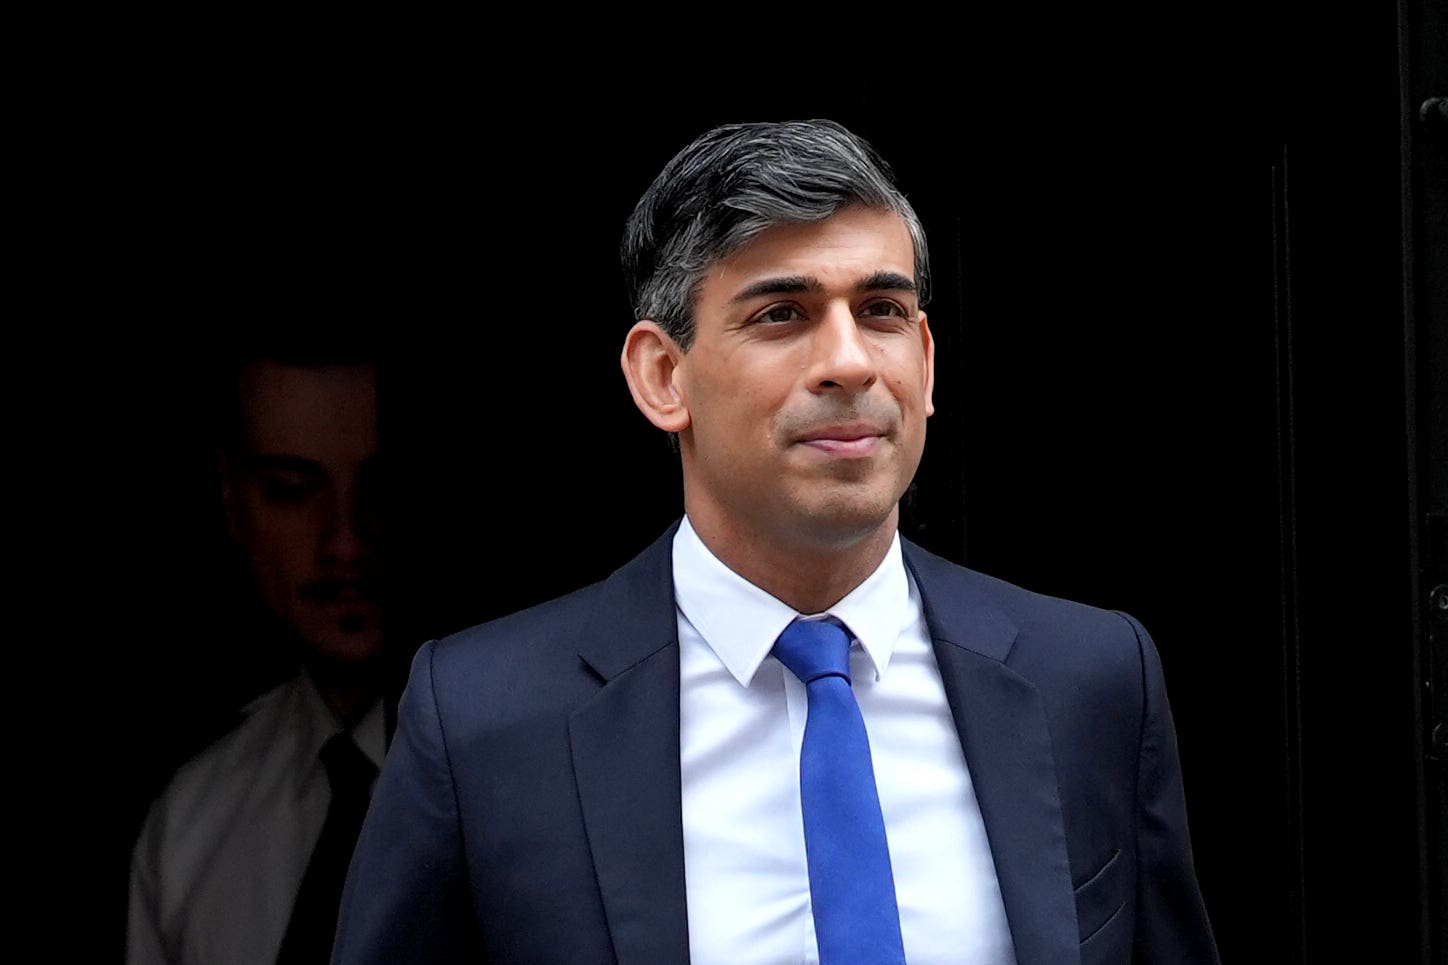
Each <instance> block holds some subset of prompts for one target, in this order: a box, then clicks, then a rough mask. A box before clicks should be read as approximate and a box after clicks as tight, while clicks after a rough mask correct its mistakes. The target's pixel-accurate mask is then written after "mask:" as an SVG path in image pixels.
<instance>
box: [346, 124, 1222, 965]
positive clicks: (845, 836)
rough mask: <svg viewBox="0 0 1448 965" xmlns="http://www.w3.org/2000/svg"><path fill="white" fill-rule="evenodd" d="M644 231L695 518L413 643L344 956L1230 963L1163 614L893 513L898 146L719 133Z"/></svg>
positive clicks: (650, 320) (654, 194)
mask: <svg viewBox="0 0 1448 965" xmlns="http://www.w3.org/2000/svg"><path fill="white" fill-rule="evenodd" d="M624 262H625V267H626V270H627V271H628V273H629V275H630V281H631V283H632V289H633V293H634V300H635V306H636V317H638V318H639V319H640V321H639V322H637V324H635V325H634V326H633V328H632V330H631V331H630V332H629V334H628V337H627V338H626V340H625V343H624V348H623V353H622V360H621V361H622V366H623V370H624V375H625V377H626V379H627V381H628V385H629V388H630V390H631V392H632V394H633V398H634V401H635V403H636V404H637V406H638V408H639V409H640V411H642V412H643V414H644V415H645V416H646V417H647V418H648V419H649V420H650V421H651V422H652V423H653V424H654V425H656V426H658V427H659V428H660V429H663V430H665V431H666V432H669V433H672V434H674V435H675V436H676V438H677V442H678V450H679V457H680V460H681V464H682V470H683V482H684V502H685V508H686V518H685V519H684V520H682V521H681V522H680V523H679V524H677V526H675V527H673V528H671V529H670V530H669V531H668V532H667V533H665V534H664V535H663V537H662V538H660V539H659V540H658V541H657V542H656V543H655V544H654V545H653V546H652V547H650V548H649V549H647V550H646V551H644V553H643V554H642V555H641V556H639V557H638V558H637V559H635V560H634V561H633V562H631V563H629V564H628V565H627V566H625V567H623V568H622V569H620V570H619V571H618V572H617V573H615V574H614V575H613V576H612V577H610V578H609V579H607V580H605V581H604V582H602V583H599V584H597V585H595V586H591V587H588V588H586V589H584V590H581V591H578V592H577V593H574V594H572V595H570V596H567V597H564V598H562V599H559V600H555V601H553V602H551V603H547V604H544V605H542V606H539V607H536V608H534V609H531V610H528V611H525V612H522V613H518V614H515V615H513V616H510V617H507V618H504V619H502V620H499V621H496V622H493V623H491V624H487V625H484V626H481V627H476V628H473V629H471V630H467V631H464V632H462V633H459V634H457V635H455V636H453V637H450V638H447V639H444V640H442V641H440V642H434V643H432V644H429V645H427V646H425V647H424V648H423V649H422V651H421V652H420V653H419V654H418V657H417V659H416V661H415V663H414V666H413V672H412V678H411V682H410V683H409V685H408V689H407V691H406V693H405V695H404V697H403V702H402V706H401V708H400V710H399V730H398V740H397V743H396V744H395V746H394V749H393V751H392V757H391V758H390V759H389V761H388V764H387V767H386V769H385V771H384V773H383V775H382V778H381V779H380V781H379V784H378V789H377V793H376V796H375V797H374V800H373V804H372V809H371V811H370V812H369V815H368V819H367V826H366V828H365V829H364V832H363V836H362V839H361V842H360V843H359V846H358V851H357V854H356V856H355V858H354V860H353V865H352V869H351V872H350V874H349V879H348V890H347V893H346V896H345V898H344V901H343V912H342V921H341V923H340V925H339V931H338V936H337V945H336V948H335V950H334V962H338V963H344V965H353V963H361V962H379V963H380V962H452V961H480V960H488V961H496V962H560V963H563V962H567V963H573V965H577V963H591V962H615V961H617V962H621V963H673V962H685V961H691V962H693V963H694V965H704V963H725V962H729V963H737V962H751V963H753V962H759V963H766V962H767V963H781V962H787V963H804V962H817V961H818V962H825V963H834V962H841V961H852V962H853V961H859V962H870V963H884V962H900V961H909V962H911V963H913V965H920V963H935V962H942V963H943V962H949V963H1005V962H1012V961H1015V962H1019V963H1022V965H1060V963H1067V962H1077V961H1080V962H1086V963H1099V962H1126V961H1132V960H1136V961H1142V962H1160V963H1172V965H1183V963H1193V962H1206V961H1215V959H1216V953H1215V949H1214V946H1213V942H1212V937H1211V933H1210V928H1209V926H1208V923H1207V919H1206V915H1205V912H1204V910H1203V906H1202V902H1201V898H1200V895H1199V892H1198V888H1197V885H1196V880H1195V875H1194V872H1193V868H1192V860H1191V853H1190V845H1189V842H1188V836H1187V828H1186V819H1185V813H1184V805H1183V800H1182V790H1181V784H1180V774H1179V767H1178V763H1177V755H1176V748H1175V738H1174V734H1173V729H1172V723H1171V718H1170V714H1169V712H1168V709H1167V704H1166V697H1165V693H1164V690H1163V684H1162V678H1161V670H1160V665H1159V662H1158V660H1157V656H1156V652H1155V650H1154V648H1153V645H1152V643H1151V641H1150V639H1149V638H1148V637H1147V636H1146V633H1145V631H1143V630H1142V629H1141V627H1140V626H1139V625H1138V624H1137V623H1135V621H1133V620H1131V619H1130V618H1129V617H1125V616H1123V615H1119V614H1114V613H1108V612H1103V611H1098V610H1094V609H1091V608H1089V607H1085V606H1081V605H1078V604H1073V603H1068V602H1065V601H1061V600H1053V599H1048V598H1045V597H1040V596H1037V595H1035V594H1031V593H1028V592H1026V591H1024V590H1020V589H1017V588H1015V587H1012V586H1009V585H1007V584H1004V583H1001V582H999V581H996V580H993V579H990V578H989V577H985V576H982V575H980V574H976V573H972V572H970V571H967V570H964V569H961V568H959V567H957V566H954V565H953V564H950V563H948V562H946V561H944V560H942V559H939V558H937V557H934V556H932V555H930V554H929V553H926V552H925V551H923V550H921V549H919V548H918V547H915V546H913V545H911V544H909V543H908V542H906V541H903V540H901V539H900V537H899V535H898V533H897V520H898V512H899V510H898V501H899V499H900V497H901V495H902V493H903V492H904V491H905V488H906V486H907V485H908V484H909V482H910V480H911V477H912V476H913V475H914V473H915V470H916V467H917V465H918V464H919V460H920V456H921V452H922V448H923V445H924V441H925V423H926V418H927V417H928V416H929V415H930V414H931V412H932V406H933V403H932V390H933V380H934V351H935V347H934V342H933V341H932V339H931V334H930V329H929V326H928V324H927V320H926V317H925V313H924V312H923V311H922V309H921V305H922V303H923V302H924V300H925V296H926V291H927V285H928V259H927V252H926V244H925V236H924V232H923V230H922V229H921V227H920V224H919V221H918V220H917V218H916V216H915V214H914V212H913V211H912V210H911V208H910V206H909V204H908V203H907V202H906V200H905V198H904V197H903V196H902V195H901V194H900V193H899V192H898V191H897V190H896V189H895V187H894V186H893V184H892V183H891V181H890V179H889V175H888V173H887V169H886V168H885V166H884V164H883V162H882V161H880V159H879V158H878V157H877V156H876V155H875V154H874V152H873V151H872V150H871V149H870V148H869V147H868V146H866V145H865V144H864V143H863V142H861V141H860V140H858V139H857V138H855V137H854V136H853V135H851V134H850V133H849V132H847V131H845V130H844V129H842V128H840V127H839V126H837V125H835V124H832V123H829V122H823V121H813V122H800V123H787V124H750V125H738V126H729V127H724V128H719V129H716V130H714V131H710V132H709V133H707V134H705V135H703V136H702V137H701V138H699V139H698V140H697V141H695V142H694V143H693V144H691V145H689V146H688V147H687V148H685V149H684V150H683V151H682V152H681V153H680V154H679V155H678V156H677V157H675V158H674V159H673V160H672V161H670V162H669V164H668V165H667V166H666V167H665V168H664V170H663V172H662V173H661V174H660V175H659V177H658V179H657V180H656V181H655V182H654V184H653V185H652V186H651V187H650V188H649V190H648V192H647V193H646V194H645V195H644V197H643V199H642V200H641V201H640V202H639V204H638V206H637V208H636V209H635V212H634V214H633V216H632V217H631V219H630V221H629V225H628V228H627V231H626V234H625V240H624ZM801 641H803V643H801ZM829 641H835V642H834V643H831V642H829ZM834 647H838V649H836V650H834V653H835V656H832V657H830V658H829V659H830V660H834V661H835V662H834V663H833V664H831V663H828V661H824V662H822V663H820V664H819V665H818V666H816V665H811V664H810V663H809V662H810V661H811V660H814V659H815V658H817V657H819V655H820V654H824V653H827V652H829V651H830V650H831V648H834ZM847 648H848V649H847ZM844 660H847V665H845V664H841V663H840V661H844ZM841 681H843V683H841ZM861 724H863V727H861V726H860V725H861ZM821 735H828V739H825V740H821ZM866 745H867V746H866ZM846 751H848V754H847V753H846ZM846 757H849V759H848V760H845V759H844V758H846ZM861 775H863V779H862V778H861Z"/></svg>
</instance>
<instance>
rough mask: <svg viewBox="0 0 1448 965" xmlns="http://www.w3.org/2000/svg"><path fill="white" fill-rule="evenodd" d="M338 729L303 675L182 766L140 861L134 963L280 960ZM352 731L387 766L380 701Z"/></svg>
mask: <svg viewBox="0 0 1448 965" xmlns="http://www.w3.org/2000/svg"><path fill="white" fill-rule="evenodd" d="M341 730H342V726H341V725H340V724H338V723H337V720H336V718H335V717H333V716H332V712H331V711H330V710H328V709H327V705H326V703H324V702H323V700H322V696H321V694H319V693H317V688H316V687H315V686H313V684H312V680H311V678H310V677H309V676H307V674H306V673H305V672H303V673H300V674H298V675H297V676H296V677H294V678H292V679H291V680H289V681H287V682H285V683H283V684H280V685H278V686H277V687H275V688H273V689H272V690H270V691H268V692H267V693H265V694H263V695H262V696H260V697H258V698H257V699H256V700H254V701H253V702H252V703H251V704H250V705H249V706H248V707H247V710H246V718H245V720H243V721H242V722H241V723H240V724H239V725H237V726H236V727H235V728H234V729H233V730H231V731H230V732H228V733H227V734H226V735H225V736H224V737H222V738H221V739H220V740H218V741H216V742H215V743H214V744H212V745H211V746H209V747H208V748H206V750H204V751H202V752H201V753H200V754H198V755H197V756H196V757H194V758H192V759H191V760H190V761H189V762H187V763H186V764H185V765H184V766H183V767H182V768H181V769H180V770H179V771H177V772H176V775H175V776H174V777H173V778H172V779H171V782H170V784H168V785H167V787H166V790H165V791H164V792H163V793H162V794H161V796H160V797H159V798H157V800H156V801H155V803H153V804H152V805H151V810H150V812H149V814H148V815H147V817H146V823H145V825H144V827H143V828H142V830H141V834H140V837H139V839H138V840H137V842H136V848H135V852H134V854H133V855H132V859H131V895H130V912H129V915H128V917H127V922H126V962H127V963H128V965H186V963H197V965H202V963H204V965H256V963H258V962H262V963H267V962H273V961H275V960H276V956H277V952H278V950H280V948H281V943H282V938H283V937H284V936H285V935H286V930H287V923H288V922H289V921H290V920H291V915H292V903H293V902H294V901H295V900H296V894H297V889H298V888H300V887H301V883H302V876H303V875H305V874H306V870H307V863H308V862H309V861H311V858H312V851H313V849H314V848H315V847H316V844H317V839H318V838H319V837H320V836H321V834H322V825H323V824H325V823H326V820H327V808H328V806H329V805H330V804H331V802H332V787H331V782H330V781H329V780H328V778H327V768H326V766H325V765H324V764H323V763H322V761H321V758H320V756H319V755H320V754H321V750H322V745H323V744H325V743H326V742H327V741H328V740H329V739H330V738H331V737H332V735H334V734H336V733H338V732H339V731H341ZM352 738H353V739H354V740H355V741H356V742H357V746H358V747H360V748H361V749H362V751H363V753H365V754H366V755H367V757H368V758H369V759H370V760H371V761H372V763H374V764H376V765H378V766H379V767H381V765H382V756H383V751H384V749H385V746H386V739H387V738H386V724H385V716H384V712H383V708H382V703H381V701H379V702H378V703H377V704H376V705H374V706H373V708H372V709H371V710H370V711H369V712H368V713H367V715H366V716H365V717H363V719H362V720H361V721H360V722H359V723H358V724H357V726H356V727H355V728H353V730H352Z"/></svg>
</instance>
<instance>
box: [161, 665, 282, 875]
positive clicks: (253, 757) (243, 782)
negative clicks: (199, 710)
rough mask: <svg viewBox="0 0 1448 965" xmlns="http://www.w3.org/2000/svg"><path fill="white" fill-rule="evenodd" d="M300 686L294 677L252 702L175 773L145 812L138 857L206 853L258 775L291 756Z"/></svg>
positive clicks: (162, 857)
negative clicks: (211, 838) (201, 850)
mask: <svg viewBox="0 0 1448 965" xmlns="http://www.w3.org/2000/svg"><path fill="white" fill-rule="evenodd" d="M297 687H298V681H297V678H292V679H291V680H287V681H285V682H283V683H281V684H278V685H277V686H275V687H273V688H272V689H271V690H269V691H267V692H266V693H264V694H262V695H261V696H260V697H258V698H256V699H255V700H253V701H252V702H251V703H250V704H248V705H247V707H246V708H245V710H244V711H243V716H242V719H241V721H240V722H239V723H238V724H237V725H236V726H235V727H233V728H232V729H231V730H229V731H227V732H226V733H225V734H223V735H222V736H221V737H219V738H218V739H217V740H215V741H214V742H212V743H211V744H209V745H208V746H207V747H206V748H205V749H203V750H202V751H201V752H199V753H198V754H196V755H195V756H194V757H192V758H191V759H190V760H188V761H187V762H186V763H185V764H183V765H182V766H181V767H180V768H178V769H177V770H176V773H175V774H173V775H172V777H171V779H170V781H169V782H168V783H167V785H166V788H165V790H163V791H162V792H161V794H160V795H159V796H158V797H157V798H156V800H155V801H154V802H152V804H151V807H150V810H149V811H148V813H147V816H146V822H145V825H144V826H143V829H142V832H141V837H140V840H139V841H138V844H137V854H138V857H139V856H140V855H141V854H143V853H149V854H151V855H153V856H155V860H157V861H161V860H165V858H166V856H168V855H174V854H177V853H184V852H188V851H190V850H195V849H198V848H202V847H203V846H204V845H205V842H206V839H207V837H208V836H210V835H212V834H214V832H215V829H216V828H217V827H220V826H224V825H225V824H226V823H227V814H228V812H229V811H231V810H232V809H234V808H236V807H237V806H238V805H239V802H241V801H242V800H244V798H245V797H246V795H245V793H244V791H245V790H246V789H247V788H248V787H250V786H251V785H252V784H253V782H255V780H256V779H257V776H258V774H260V773H261V772H263V771H265V770H266V769H267V768H268V766H269V765H272V764H274V763H275V762H276V761H277V760H279V759H280V756H281V755H285V754H288V753H289V752H290V749H291V741H290V738H289V737H288V735H289V733H290V731H291V730H292V727H291V721H292V719H293V718H294V717H295V712H296V709H297V707H298V704H299V699H298V695H297V692H296V691H297Z"/></svg>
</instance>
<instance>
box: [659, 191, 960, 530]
mask: <svg viewBox="0 0 1448 965" xmlns="http://www.w3.org/2000/svg"><path fill="white" fill-rule="evenodd" d="M914 277H915V261H914V250H913V248H912V246H911V243H910V234H909V231H908V229H907V228H906V226H905V222H904V220H903V219H902V218H901V217H900V216H898V215H896V214H894V213H892V212H888V211H877V210H873V209H870V208H866V207H863V206H855V207H850V208H845V209H844V210H842V211H840V212H839V213H837V214H835V215H834V216H833V217H831V218H829V219H827V220H825V221H822V222H818V223H815V224H800V225H784V226H780V227H776V228H772V229H770V230H768V231H765V232H764V233H762V234H760V235H759V236H758V237H757V238H755V239H753V240H752V241H750V242H749V243H748V244H747V245H745V246H744V247H743V248H741V249H740V250H738V251H736V252H734V253H733V254H732V255H730V256H729V257H727V258H724V259H722V260H721V261H720V262H718V263H716V264H715V265H713V266H711V267H710V269H709V271H708V273H707V275H706V277H705V278H704V280H703V283H702V285H701V286H700V288H699V291H698V296H697V299H696V302H695V311H694V316H695V324H696V334H695V339H694V342H693V344H692V346H691V347H690V349H689V351H688V352H687V353H685V354H684V355H683V357H682V358H681V360H680V363H679V366H678V371H677V372H676V379H677V383H676V384H677V386H678V389H679V391H680V393H681V397H682V399H683V402H684V404H685V406H686V407H687V409H688V415H689V425H688V427H687V428H686V429H685V430H684V431H683V432H682V433H681V434H680V444H681V452H682V455H683V461H684V476H685V480H684V481H685V499H686V502H687V504H688V506H689V512H690V514H691V516H692V515H695V514H697V513H700V512H704V513H709V514H710V515H711V516H712V517H713V518H715V519H718V520H721V521H723V522H725V524H727V525H729V526H732V527H734V528H735V529H737V530H741V531H742V535H752V536H755V537H757V538H763V539H769V540H771V541H785V542H788V543H793V544H795V545H800V546H814V547H820V546H840V545H849V544H851V543H852V542H853V541H855V540H858V539H862V538H864V537H865V536H868V535H869V534H871V533H873V532H876V531H878V530H879V528H880V527H881V526H883V525H887V524H888V523H890V522H891V521H893V519H894V513H895V510H896V504H897V502H898V501H899V499H900V496H901V495H902V494H903V493H904V491H905V488H906V486H908V485H909V483H910V480H911V478H912V477H913V476H914V475H915V470H916V468H917V467H918V466H919V463H920V456H921V452H922V450H923V448H924V445H925V420H926V417H927V416H928V415H930V413H931V412H932V411H933V409H932V403H931V391H932V388H933V377H934V376H933V372H934V349H933V344H932V342H931V340H930V332H929V329H928V327H927V326H926V324H925V316H924V314H923V313H922V312H921V311H920V307H919V303H918V300H917V298H916V295H915V292H914V290H913V284H914Z"/></svg>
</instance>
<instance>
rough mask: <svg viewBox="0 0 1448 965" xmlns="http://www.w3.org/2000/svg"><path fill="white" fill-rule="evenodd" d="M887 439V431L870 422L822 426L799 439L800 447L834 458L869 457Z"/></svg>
mask: <svg viewBox="0 0 1448 965" xmlns="http://www.w3.org/2000/svg"><path fill="white" fill-rule="evenodd" d="M884 437H885V430H884V429H883V428H882V427H880V426H878V425H875V424H874V423H870V422H845V423H840V424H838V425H828V426H820V427H818V428H816V429H811V430H810V431H809V432H806V433H804V434H803V435H801V436H800V437H799V439H798V440H797V442H798V443H799V444H800V445H803V446H808V447H809V448H811V449H817V450H819V451H820V452H824V453H827V454H829V455H833V456H867V455H869V454H870V453H872V452H874V451H875V449H876V448H877V447H878V446H879V445H880V442H881V440H882V439H884Z"/></svg>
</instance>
